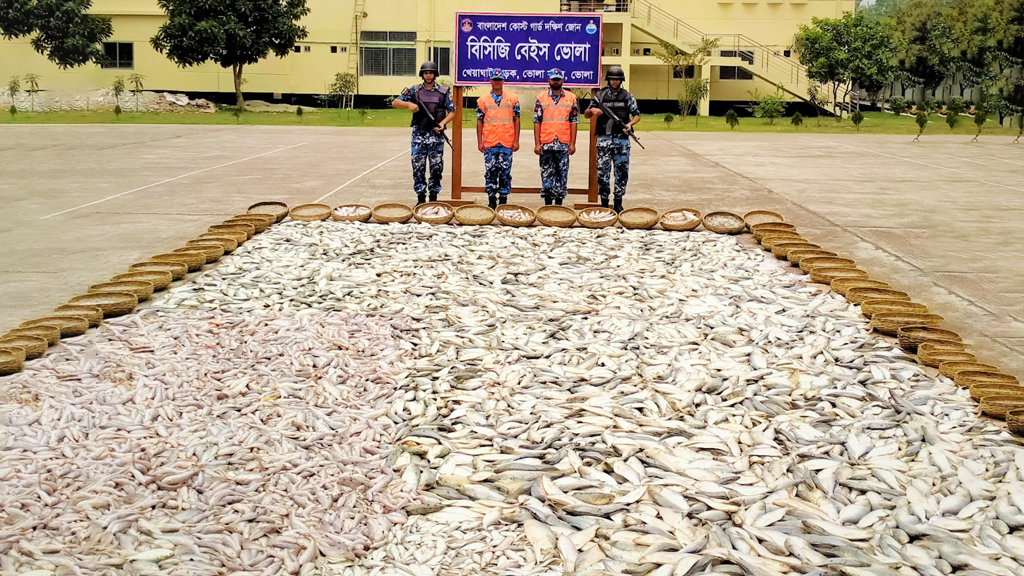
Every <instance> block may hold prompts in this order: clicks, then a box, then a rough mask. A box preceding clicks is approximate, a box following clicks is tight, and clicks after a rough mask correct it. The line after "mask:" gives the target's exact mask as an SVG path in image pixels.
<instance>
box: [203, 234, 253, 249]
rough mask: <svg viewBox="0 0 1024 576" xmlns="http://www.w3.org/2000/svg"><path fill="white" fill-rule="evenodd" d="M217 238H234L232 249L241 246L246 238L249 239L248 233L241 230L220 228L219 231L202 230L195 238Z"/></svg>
mask: <svg viewBox="0 0 1024 576" xmlns="http://www.w3.org/2000/svg"><path fill="white" fill-rule="evenodd" d="M219 238H228V239H230V240H234V241H235V248H233V249H236V248H238V247H239V246H241V245H242V244H244V243H245V241H246V240H248V239H249V235H248V234H246V233H245V232H241V231H238V230H221V231H220V232H203V233H202V234H200V235H199V236H198V237H197V238H196V239H197V240H205V239H212V240H217V239H219Z"/></svg>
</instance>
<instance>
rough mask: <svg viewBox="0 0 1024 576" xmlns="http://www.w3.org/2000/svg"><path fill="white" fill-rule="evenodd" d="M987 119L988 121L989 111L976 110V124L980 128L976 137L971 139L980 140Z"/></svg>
mask: <svg viewBox="0 0 1024 576" xmlns="http://www.w3.org/2000/svg"><path fill="white" fill-rule="evenodd" d="M987 121H988V113H987V112H985V111H984V110H975V111H974V125H975V127H977V128H978V131H977V132H975V133H974V138H973V139H972V140H971V141H972V142H977V141H978V136H981V127H982V126H984V125H985V122H987Z"/></svg>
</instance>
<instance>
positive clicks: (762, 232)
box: [753, 228, 803, 242]
mask: <svg viewBox="0 0 1024 576" xmlns="http://www.w3.org/2000/svg"><path fill="white" fill-rule="evenodd" d="M753 236H754V240H757V241H758V242H761V241H762V240H764V237H765V236H790V237H792V238H803V235H802V234H800V232H797V231H796V230H779V229H776V228H767V229H764V228H758V229H757V232H754V233H753Z"/></svg>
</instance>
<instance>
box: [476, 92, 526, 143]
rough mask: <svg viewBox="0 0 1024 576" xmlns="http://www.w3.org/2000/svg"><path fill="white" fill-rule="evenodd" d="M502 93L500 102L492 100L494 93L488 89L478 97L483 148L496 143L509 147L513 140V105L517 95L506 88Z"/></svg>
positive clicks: (514, 132)
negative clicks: (482, 128) (482, 130)
mask: <svg viewBox="0 0 1024 576" xmlns="http://www.w3.org/2000/svg"><path fill="white" fill-rule="evenodd" d="M503 93H504V95H503V96H502V98H501V103H500V104H498V103H497V102H495V101H494V94H493V93H491V92H490V91H488V92H487V94H484V95H483V96H481V97H480V101H479V103H478V105H479V107H480V110H481V111H482V112H483V113H484V148H492V147H494V146H497V145H498V144H501V145H502V146H504V147H505V148H511V147H512V144H513V143H514V142H515V139H516V131H515V128H516V125H515V106H516V104H518V103H519V96H516V95H515V94H513V93H511V92H509V91H508V90H504V91H503Z"/></svg>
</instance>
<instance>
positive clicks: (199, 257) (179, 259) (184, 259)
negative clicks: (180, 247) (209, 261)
mask: <svg viewBox="0 0 1024 576" xmlns="http://www.w3.org/2000/svg"><path fill="white" fill-rule="evenodd" d="M149 260H150V262H160V263H167V262H171V263H174V264H184V265H185V266H187V267H188V271H189V272H197V271H199V270H202V269H203V264H206V254H203V253H202V252H174V253H172V254H157V255H156V256H153V257H152V258H150V259H149Z"/></svg>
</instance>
